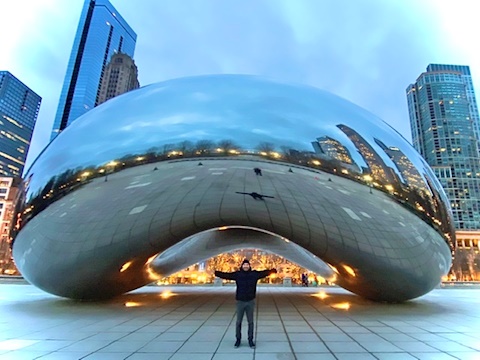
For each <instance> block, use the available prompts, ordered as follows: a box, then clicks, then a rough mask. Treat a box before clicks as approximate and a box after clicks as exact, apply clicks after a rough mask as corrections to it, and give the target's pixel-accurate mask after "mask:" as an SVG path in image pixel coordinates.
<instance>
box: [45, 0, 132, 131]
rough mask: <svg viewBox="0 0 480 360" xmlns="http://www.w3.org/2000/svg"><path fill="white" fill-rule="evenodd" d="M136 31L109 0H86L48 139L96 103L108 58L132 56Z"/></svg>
mask: <svg viewBox="0 0 480 360" xmlns="http://www.w3.org/2000/svg"><path fill="white" fill-rule="evenodd" d="M136 39H137V34H136V33H135V32H134V31H133V30H132V28H131V27H130V26H129V25H128V24H127V22H126V21H125V20H124V19H123V18H122V16H121V15H120V14H119V13H118V12H117V11H116V10H115V8H114V7H113V6H112V4H110V2H109V1H108V0H85V3H84V5H83V10H82V13H81V15H80V22H79V24H78V28H77V33H76V35H75V40H74V42H73V48H72V52H71V54H70V60H69V61H68V67H67V73H66V75H65V80H64V82H63V87H62V92H61V95H60V101H59V103H58V108H57V114H56V116H55V121H54V124H53V130H52V135H51V139H53V138H55V137H56V136H57V135H58V134H59V133H60V132H61V131H62V130H63V129H65V128H66V127H67V126H68V125H70V124H71V123H72V122H73V121H75V120H76V119H77V118H78V117H79V116H81V115H83V114H85V113H86V112H87V111H88V110H90V109H92V108H93V107H95V105H97V104H98V98H99V94H100V85H101V81H102V78H103V75H104V72H105V67H106V65H107V61H108V59H110V57H111V56H112V54H114V53H115V52H122V53H125V54H127V55H129V56H130V57H132V58H133V55H134V52H135V43H136Z"/></svg>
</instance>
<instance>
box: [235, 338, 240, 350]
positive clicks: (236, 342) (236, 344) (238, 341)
mask: <svg viewBox="0 0 480 360" xmlns="http://www.w3.org/2000/svg"><path fill="white" fill-rule="evenodd" d="M234 346H235V347H236V348H238V347H239V346H240V339H237V341H235V345H234Z"/></svg>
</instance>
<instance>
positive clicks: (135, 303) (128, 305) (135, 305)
mask: <svg viewBox="0 0 480 360" xmlns="http://www.w3.org/2000/svg"><path fill="white" fill-rule="evenodd" d="M141 305H142V304H140V303H138V302H135V301H127V302H126V303H125V307H137V306H141Z"/></svg>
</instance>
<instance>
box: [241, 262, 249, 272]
mask: <svg viewBox="0 0 480 360" xmlns="http://www.w3.org/2000/svg"><path fill="white" fill-rule="evenodd" d="M242 269H243V271H248V270H250V264H249V263H243V264H242Z"/></svg>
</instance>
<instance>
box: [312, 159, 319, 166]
mask: <svg viewBox="0 0 480 360" xmlns="http://www.w3.org/2000/svg"><path fill="white" fill-rule="evenodd" d="M312 164H313V165H317V166H318V165H320V161H318V160H312Z"/></svg>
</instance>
